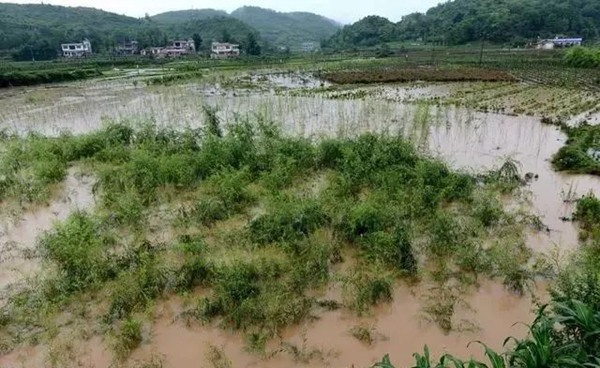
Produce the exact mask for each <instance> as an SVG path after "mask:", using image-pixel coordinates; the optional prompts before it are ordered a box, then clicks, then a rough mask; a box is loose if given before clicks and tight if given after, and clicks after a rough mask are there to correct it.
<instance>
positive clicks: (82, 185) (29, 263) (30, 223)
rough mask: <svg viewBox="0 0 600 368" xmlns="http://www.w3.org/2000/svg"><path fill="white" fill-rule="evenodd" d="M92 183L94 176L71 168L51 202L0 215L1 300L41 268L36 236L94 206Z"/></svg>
mask: <svg viewBox="0 0 600 368" xmlns="http://www.w3.org/2000/svg"><path fill="white" fill-rule="evenodd" d="M92 185H93V179H92V178H91V177H88V176H84V175H82V174H81V173H79V172H77V171H76V170H71V171H70V172H69V174H68V176H67V178H66V180H65V184H64V188H63V189H61V190H60V193H59V194H58V195H57V196H56V197H55V199H54V200H52V201H51V202H50V203H49V205H47V206H40V207H39V208H35V209H32V210H29V211H27V212H26V213H24V214H16V215H10V214H5V215H3V216H2V217H0V303H1V300H2V299H3V298H4V297H5V295H6V293H7V292H8V291H9V290H10V289H11V288H12V287H15V283H18V282H19V281H22V280H23V279H26V278H27V277H30V276H33V275H34V274H35V272H36V271H38V270H39V269H40V264H39V261H38V260H37V256H36V254H35V244H36V240H37V238H38V237H39V236H40V235H41V234H43V233H44V232H45V231H49V230H51V229H52V227H53V226H54V224H55V223H56V221H60V220H64V219H66V218H67V217H68V216H69V215H70V214H71V213H73V212H74V211H76V210H85V209H89V208H91V207H92V206H93V204H94V198H93V195H92Z"/></svg>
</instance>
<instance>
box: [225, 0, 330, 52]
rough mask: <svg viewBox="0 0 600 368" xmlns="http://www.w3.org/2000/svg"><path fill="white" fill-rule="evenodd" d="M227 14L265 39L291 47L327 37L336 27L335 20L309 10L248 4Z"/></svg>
mask: <svg viewBox="0 0 600 368" xmlns="http://www.w3.org/2000/svg"><path fill="white" fill-rule="evenodd" d="M231 16H232V17H234V18H236V19H239V20H241V21H243V22H245V23H247V24H248V25H250V26H252V27H253V28H255V29H256V30H257V31H259V32H260V34H261V35H262V37H263V38H264V39H265V40H267V41H268V42H271V43H273V44H275V45H281V46H290V47H292V48H298V47H300V46H301V45H302V43H303V42H308V41H313V42H319V41H321V40H323V39H327V38H329V37H331V36H332V35H333V34H334V33H335V32H336V31H337V30H338V29H339V28H340V26H339V25H338V24H337V23H336V22H335V21H333V20H331V19H328V18H325V17H322V16H320V15H316V14H312V13H280V12H276V11H274V10H269V9H263V8H258V7H251V6H245V7H242V8H239V9H237V10H235V11H234V12H232V13H231Z"/></svg>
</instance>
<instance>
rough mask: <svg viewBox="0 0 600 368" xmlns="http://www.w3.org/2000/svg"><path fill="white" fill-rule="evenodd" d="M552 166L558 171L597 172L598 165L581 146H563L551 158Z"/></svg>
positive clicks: (599, 170) (599, 167) (599, 169)
mask: <svg viewBox="0 0 600 368" xmlns="http://www.w3.org/2000/svg"><path fill="white" fill-rule="evenodd" d="M552 163H553V164H554V167H556V168H557V169H558V170H560V171H573V172H590V171H593V172H599V173H600V165H599V164H598V162H596V161H595V160H594V159H593V158H591V157H590V156H589V155H588V154H587V153H586V152H584V151H583V150H582V149H581V148H579V147H576V146H565V147H563V148H561V149H560V150H559V151H558V153H557V154H556V155H554V157H553V159H552Z"/></svg>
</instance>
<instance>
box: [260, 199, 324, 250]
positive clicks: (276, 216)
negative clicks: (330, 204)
mask: <svg viewBox="0 0 600 368" xmlns="http://www.w3.org/2000/svg"><path fill="white" fill-rule="evenodd" d="M327 222H328V218H327V215H326V214H325V212H324V211H323V209H322V207H321V205H320V204H319V203H318V202H315V201H311V200H303V201H299V200H297V199H296V200H294V199H282V200H280V201H277V202H276V203H275V204H274V206H273V211H271V212H269V213H267V214H265V215H262V216H259V217H258V218H256V219H254V220H253V221H251V222H250V225H249V229H250V234H251V237H252V239H253V241H254V242H256V243H258V244H270V243H274V242H294V241H298V240H300V239H302V238H306V237H307V236H309V235H310V234H312V233H313V232H314V231H316V230H317V229H319V228H320V227H322V226H324V225H325V224H327Z"/></svg>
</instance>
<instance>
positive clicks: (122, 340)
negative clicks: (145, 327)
mask: <svg viewBox="0 0 600 368" xmlns="http://www.w3.org/2000/svg"><path fill="white" fill-rule="evenodd" d="M142 340H143V337H142V322H141V321H139V320H137V319H132V318H128V319H127V320H125V321H123V323H122V324H121V327H120V328H119V331H118V333H117V335H116V339H115V342H114V344H115V346H114V351H115V355H116V356H117V358H118V359H120V360H124V359H125V358H127V356H129V354H130V353H131V352H132V351H134V350H135V349H136V348H137V347H138V346H140V344H141V343H142Z"/></svg>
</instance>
